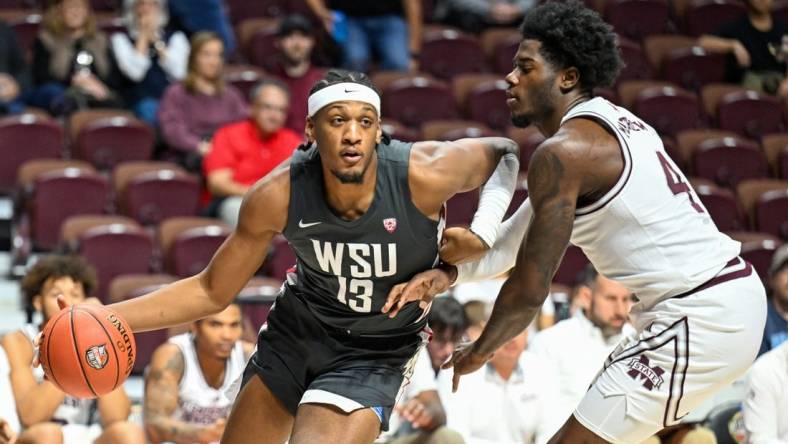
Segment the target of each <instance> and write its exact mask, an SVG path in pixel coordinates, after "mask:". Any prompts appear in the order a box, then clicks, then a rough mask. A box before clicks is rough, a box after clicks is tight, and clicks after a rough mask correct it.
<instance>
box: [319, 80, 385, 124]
mask: <svg viewBox="0 0 788 444" xmlns="http://www.w3.org/2000/svg"><path fill="white" fill-rule="evenodd" d="M343 100H352V101H354V102H364V103H369V104H370V105H372V107H373V108H375V111H377V112H378V117H380V96H379V95H378V93H376V92H375V91H374V90H373V89H372V88H370V87H368V86H364V85H361V84H359V83H352V82H346V83H337V84H334V85H331V86H327V87H325V88H323V89H321V90H320V91H317V92H315V93H314V94H312V95H311V96H309V100H308V108H309V117H312V116H314V115H315V113H316V112H318V111H320V110H321V109H322V108H323V107H325V106H326V105H330V104H332V103H334V102H341V101H343Z"/></svg>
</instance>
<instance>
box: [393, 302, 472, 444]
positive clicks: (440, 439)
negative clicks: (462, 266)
mask: <svg viewBox="0 0 788 444" xmlns="http://www.w3.org/2000/svg"><path fill="white" fill-rule="evenodd" d="M427 325H428V326H429V328H430V329H431V330H432V339H431V340H430V342H429V343H428V344H427V345H426V346H425V347H422V349H421V351H420V352H419V354H418V355H417V358H416V360H415V362H413V363H410V364H409V365H412V366H413V367H412V374H411V376H410V378H409V379H408V380H407V381H406V383H405V384H404V385H403V387H402V389H401V392H400V396H399V399H398V401H397V405H396V406H395V408H394V412H393V413H392V416H391V419H390V422H389V431H388V432H386V433H384V434H383V435H382V436H381V437H380V438H379V439H378V441H377V442H383V443H389V444H416V443H418V444H462V442H463V440H462V438H461V437H460V436H459V435H458V434H457V432H455V431H453V430H450V429H449V428H447V427H445V425H446V412H445V409H444V406H443V403H442V400H443V398H445V397H446V396H448V395H450V394H451V372H450V371H449V372H447V371H442V370H441V368H440V366H441V364H443V363H444V362H446V360H447V359H449V356H450V355H451V352H452V351H453V350H454V347H455V346H456V345H457V344H459V342H460V340H461V339H462V336H463V334H464V333H465V328H466V327H467V319H466V317H465V311H464V310H463V307H462V305H460V303H459V302H457V300H456V299H454V298H453V297H451V296H446V297H440V298H436V299H435V301H434V302H433V304H432V308H431V310H430V314H429V317H428V318H427Z"/></svg>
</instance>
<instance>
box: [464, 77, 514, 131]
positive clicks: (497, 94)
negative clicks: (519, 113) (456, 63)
mask: <svg viewBox="0 0 788 444" xmlns="http://www.w3.org/2000/svg"><path fill="white" fill-rule="evenodd" d="M507 88H508V84H507V83H506V81H504V80H502V79H501V80H495V81H487V82H481V83H479V84H478V85H476V87H474V88H472V89H471V90H470V92H469V93H468V98H467V104H466V106H467V110H468V117H470V118H471V120H476V121H478V122H483V123H484V124H486V125H487V126H489V127H490V128H494V129H497V130H504V129H506V128H507V127H509V126H510V125H511V120H512V119H511V112H510V111H509V107H508V106H507V105H506V89H507Z"/></svg>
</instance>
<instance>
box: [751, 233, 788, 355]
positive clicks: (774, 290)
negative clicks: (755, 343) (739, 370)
mask: <svg viewBox="0 0 788 444" xmlns="http://www.w3.org/2000/svg"><path fill="white" fill-rule="evenodd" d="M769 289H770V291H771V301H770V302H771V303H770V304H769V305H768V309H767V311H766V327H765V330H764V332H763V342H762V343H761V350H760V351H759V352H758V354H759V355H762V354H764V353H766V352H768V351H769V350H772V349H774V348H777V346H779V345H780V344H782V343H783V342H786V341H788V244H785V245H783V246H782V247H780V248H778V249H777V251H775V252H774V256H772V264H771V266H770V267H769Z"/></svg>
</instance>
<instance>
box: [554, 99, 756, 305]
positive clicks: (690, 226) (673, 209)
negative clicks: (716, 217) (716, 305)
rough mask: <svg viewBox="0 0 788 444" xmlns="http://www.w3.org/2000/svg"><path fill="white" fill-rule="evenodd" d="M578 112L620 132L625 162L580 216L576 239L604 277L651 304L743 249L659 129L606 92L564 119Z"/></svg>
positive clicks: (715, 269)
mask: <svg viewBox="0 0 788 444" xmlns="http://www.w3.org/2000/svg"><path fill="white" fill-rule="evenodd" d="M578 117H584V118H591V119H593V120H595V121H596V122H598V123H600V124H601V125H603V126H605V127H606V128H607V129H608V130H609V131H611V132H612V133H613V134H615V135H616V138H617V139H618V143H619V146H620V148H621V154H622V159H623V161H624V168H623V171H622V174H621V177H620V178H619V180H618V181H617V183H616V184H615V185H614V186H613V188H612V189H611V190H610V191H609V192H608V193H606V194H605V196H603V197H602V198H601V199H600V200H599V201H597V202H595V203H593V204H591V205H588V206H585V207H582V208H578V209H577V211H576V213H575V221H574V228H573V230H572V237H571V242H572V244H574V245H577V246H578V247H580V248H581V249H582V250H583V252H584V253H585V254H586V256H587V257H588V258H589V259H590V260H591V262H592V263H593V264H594V266H595V267H596V268H597V270H598V271H599V272H600V273H601V274H602V275H604V276H606V277H608V278H610V279H613V280H616V281H619V282H620V283H622V284H623V285H625V286H627V287H628V288H629V289H631V290H632V291H633V292H634V293H635V294H636V296H637V298H638V299H639V300H640V301H641V303H643V304H644V306H650V305H652V304H654V303H656V302H658V301H660V300H662V299H665V298H667V297H670V296H675V295H677V294H681V293H683V292H685V291H689V290H692V289H693V288H695V287H697V286H699V285H701V284H703V283H704V282H706V281H708V280H709V279H711V278H712V277H714V276H715V275H716V274H717V273H718V272H719V271H720V270H722V269H723V268H724V267H725V264H726V263H727V262H728V261H730V260H731V259H732V258H734V257H736V256H737V255H738V254H739V251H740V247H741V246H740V244H739V243H738V242H736V241H734V240H732V239H730V238H729V237H728V236H726V235H725V234H723V233H721V232H720V231H719V230H717V227H716V226H715V225H714V222H713V221H712V220H711V217H709V214H708V212H707V211H706V209H705V208H704V207H703V205H702V204H701V203H700V199H699V198H698V196H697V195H696V194H695V191H694V190H692V187H691V186H690V185H689V182H688V181H687V178H686V177H684V175H683V174H682V173H681V171H680V170H679V169H678V167H676V165H675V164H674V163H673V162H672V161H671V160H670V157H669V156H668V155H667V153H666V152H665V148H664V146H663V145H662V140H661V139H660V137H659V135H658V134H657V132H656V131H655V130H654V129H653V128H651V127H650V126H648V125H647V124H645V123H644V122H643V121H642V120H641V119H639V118H638V117H636V116H635V115H634V114H632V113H630V112H629V111H628V110H626V109H624V108H621V107H618V106H615V105H613V104H612V103H610V102H608V101H607V100H605V99H603V98H601V97H597V98H594V99H591V100H589V101H587V102H584V103H581V104H580V105H577V106H575V107H574V108H572V109H571V110H570V111H569V112H568V113H567V114H566V115H565V116H564V118H563V119H562V121H561V123H562V124H564V123H565V122H566V121H567V120H569V119H573V118H578Z"/></svg>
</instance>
